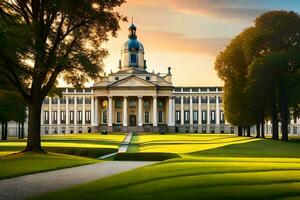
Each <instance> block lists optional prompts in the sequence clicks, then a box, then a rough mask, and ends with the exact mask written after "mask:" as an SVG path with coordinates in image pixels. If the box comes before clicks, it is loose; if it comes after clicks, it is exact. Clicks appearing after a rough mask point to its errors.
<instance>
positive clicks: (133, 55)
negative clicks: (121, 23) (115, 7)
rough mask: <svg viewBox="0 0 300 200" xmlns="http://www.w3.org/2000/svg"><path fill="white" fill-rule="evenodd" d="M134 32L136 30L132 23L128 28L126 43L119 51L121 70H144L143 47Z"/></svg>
mask: <svg viewBox="0 0 300 200" xmlns="http://www.w3.org/2000/svg"><path fill="white" fill-rule="evenodd" d="M136 30H137V28H136V26H135V25H134V24H133V22H132V23H131V25H130V26H129V28H128V32H129V33H128V41H127V42H126V43H125V44H124V45H123V47H122V50H121V69H122V70H126V69H129V68H138V69H142V70H145V68H144V65H145V61H144V47H143V44H142V43H141V42H140V41H138V39H137V35H136Z"/></svg>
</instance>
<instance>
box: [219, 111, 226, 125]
mask: <svg viewBox="0 0 300 200" xmlns="http://www.w3.org/2000/svg"><path fill="white" fill-rule="evenodd" d="M220 123H221V124H225V118H224V112H223V111H220Z"/></svg>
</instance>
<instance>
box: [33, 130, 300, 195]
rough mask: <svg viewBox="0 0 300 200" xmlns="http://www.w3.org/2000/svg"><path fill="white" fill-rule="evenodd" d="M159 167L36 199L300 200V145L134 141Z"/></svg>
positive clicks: (181, 138)
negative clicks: (159, 158)
mask: <svg viewBox="0 0 300 200" xmlns="http://www.w3.org/2000/svg"><path fill="white" fill-rule="evenodd" d="M132 142H133V144H132V145H131V147H130V151H131V152H132V153H134V152H138V153H143V152H145V153H151V152H152V153H154V152H156V153H157V152H163V153H170V152H172V153H177V154H178V155H180V156H181V157H182V158H176V159H171V160H167V161H164V162H159V163H157V164H155V165H152V166H147V167H143V168H140V169H136V170H133V171H129V172H125V173H122V174H119V175H115V176H111V177H107V178H105V179H102V180H98V181H95V182H92V183H88V184H84V185H81V186H78V187H75V188H70V189H67V190H63V191H58V192H54V193H50V194H46V195H43V196H40V197H37V198H36V199H57V198H59V199H75V200H76V199H86V200H89V199H112V200H113V199H123V200H126V199H139V200H144V199H175V200H176V199H300V153H299V152H300V143H299V141H298V142H287V143H285V142H281V141H272V140H265V139H264V140H262V139H251V138H239V137H235V136H232V135H143V136H136V137H134V138H133V140H132Z"/></svg>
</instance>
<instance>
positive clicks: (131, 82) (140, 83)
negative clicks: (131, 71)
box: [109, 76, 155, 87]
mask: <svg viewBox="0 0 300 200" xmlns="http://www.w3.org/2000/svg"><path fill="white" fill-rule="evenodd" d="M154 86H155V84H153V83H152V82H150V81H146V80H144V79H142V78H139V77H137V76H129V77H127V78H124V79H122V80H119V81H117V82H114V83H112V84H111V85H109V87H154Z"/></svg>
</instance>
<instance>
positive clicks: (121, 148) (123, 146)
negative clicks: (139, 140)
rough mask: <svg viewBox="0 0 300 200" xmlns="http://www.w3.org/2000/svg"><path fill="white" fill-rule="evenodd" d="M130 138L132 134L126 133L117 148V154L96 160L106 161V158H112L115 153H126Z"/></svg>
mask: <svg viewBox="0 0 300 200" xmlns="http://www.w3.org/2000/svg"><path fill="white" fill-rule="evenodd" d="M131 138H132V133H131V132H129V133H127V134H126V136H125V138H124V140H123V141H122V143H121V144H120V146H119V149H118V152H115V153H111V154H106V155H103V156H101V157H99V158H98V159H106V158H109V157H112V156H114V155H116V154H117V153H124V152H127V149H128V146H129V144H130V141H131Z"/></svg>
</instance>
